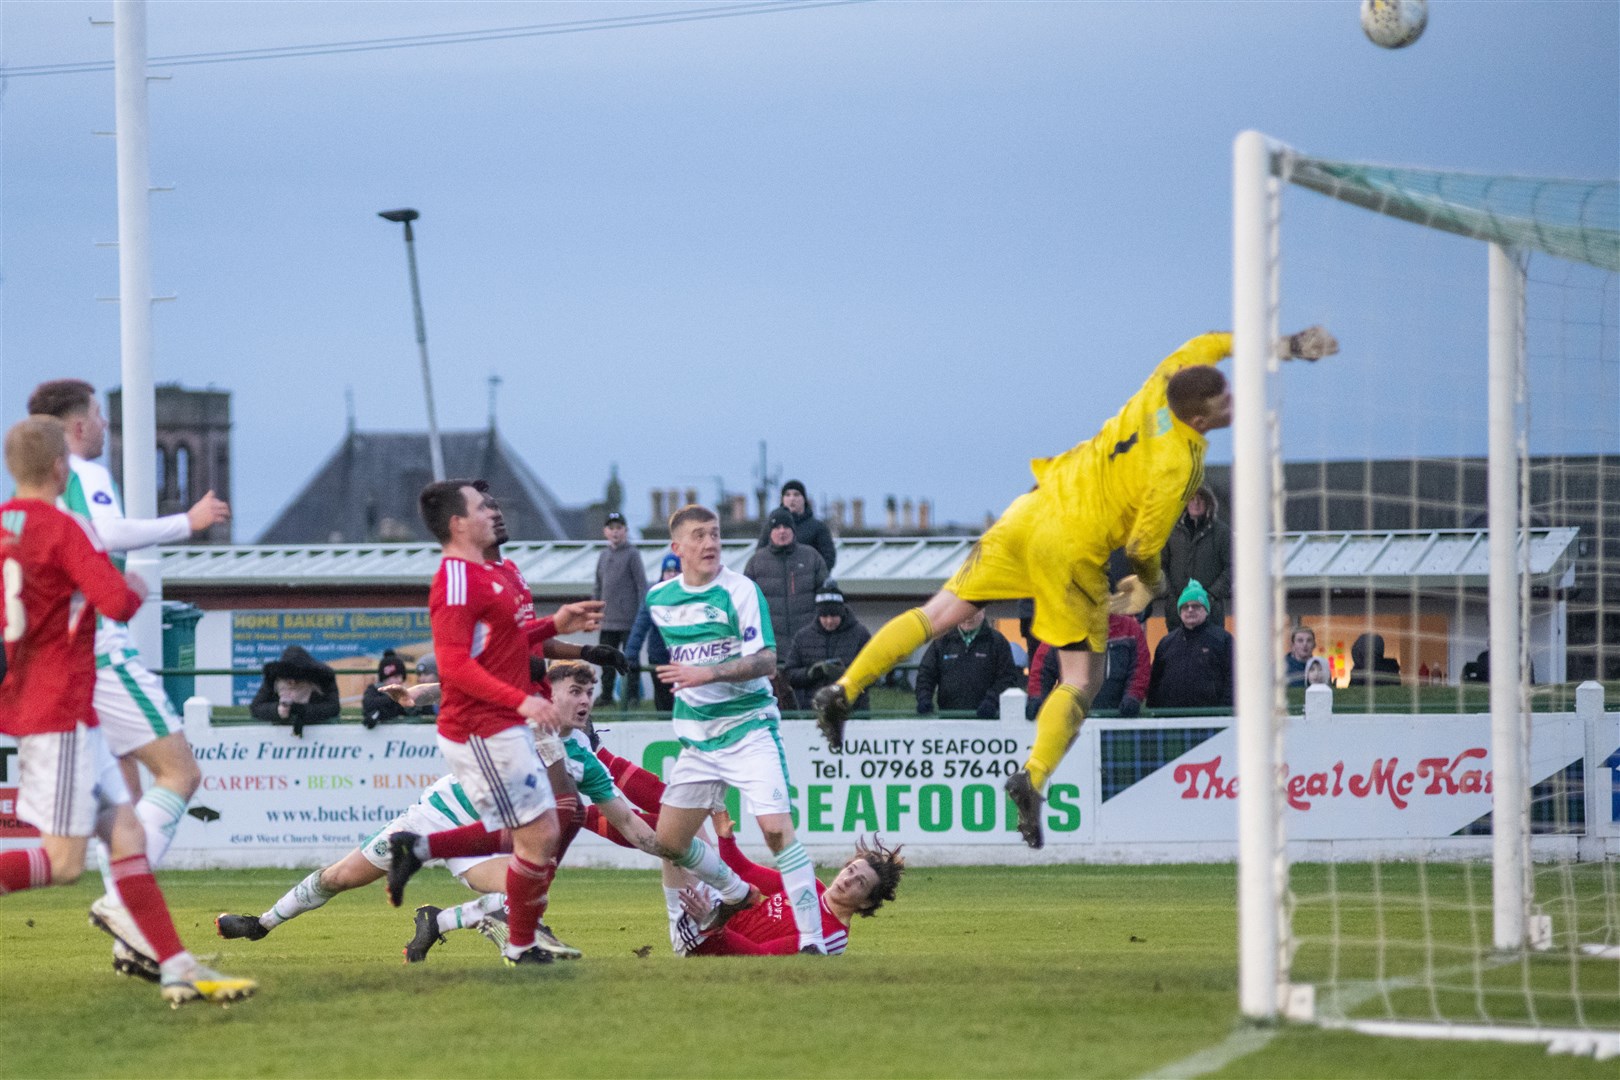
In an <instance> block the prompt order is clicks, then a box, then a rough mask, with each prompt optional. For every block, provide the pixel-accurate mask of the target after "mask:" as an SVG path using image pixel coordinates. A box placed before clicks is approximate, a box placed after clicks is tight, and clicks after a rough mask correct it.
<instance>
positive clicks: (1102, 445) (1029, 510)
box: [813, 326, 1339, 848]
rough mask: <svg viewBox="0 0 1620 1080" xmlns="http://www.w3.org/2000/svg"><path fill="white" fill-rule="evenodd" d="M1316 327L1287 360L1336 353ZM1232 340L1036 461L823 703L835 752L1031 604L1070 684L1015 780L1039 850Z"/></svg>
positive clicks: (1215, 406)
mask: <svg viewBox="0 0 1620 1080" xmlns="http://www.w3.org/2000/svg"><path fill="white" fill-rule="evenodd" d="M1338 349H1339V346H1338V343H1337V342H1336V341H1334V340H1333V336H1332V335H1331V334H1329V333H1328V332H1327V331H1326V330H1324V329H1322V328H1321V327H1319V326H1315V327H1311V328H1310V329H1308V330H1305V331H1302V332H1300V333H1298V334H1294V335H1291V336H1290V337H1287V338H1284V339H1283V340H1282V341H1281V342H1280V343H1279V345H1278V349H1277V352H1278V356H1279V357H1281V358H1282V359H1285V360H1288V359H1298V360H1319V359H1321V358H1322V357H1324V356H1331V355H1332V354H1334V353H1336V352H1338ZM1231 352H1232V335H1231V334H1222V333H1215V334H1204V335H1202V336H1200V337H1195V338H1193V339H1192V340H1191V341H1189V342H1187V343H1186V344H1185V345H1183V346H1182V347H1181V348H1179V349H1177V350H1176V351H1175V352H1173V353H1171V354H1170V355H1169V356H1167V357H1165V358H1164V360H1162V361H1160V363H1159V366H1158V367H1156V368H1155V369H1154V370H1153V374H1152V375H1151V376H1149V377H1148V380H1147V383H1146V384H1145V385H1143V387H1142V389H1140V390H1138V391H1137V392H1136V394H1135V395H1134V396H1133V397H1132V398H1131V399H1130V400H1129V401H1127V402H1126V403H1125V407H1124V408H1122V409H1120V411H1119V412H1118V413H1116V414H1115V415H1114V416H1113V417H1112V418H1111V419H1110V420H1109V421H1108V422H1107V423H1105V424H1103V426H1102V430H1101V431H1099V432H1098V433H1097V434H1096V435H1095V436H1093V437H1092V438H1091V439H1089V440H1087V441H1086V442H1083V443H1081V444H1080V445H1078V446H1076V447H1074V448H1073V449H1071V450H1068V451H1066V452H1065V453H1062V454H1059V455H1057V456H1056V457H1049V458H1037V459H1035V460H1034V461H1032V462H1030V470H1031V471H1032V472H1033V473H1034V474H1035V487H1034V488H1033V489H1032V490H1031V491H1029V492H1026V493H1025V494H1023V495H1020V496H1019V497H1018V498H1016V499H1014V500H1013V503H1012V505H1011V506H1009V507H1008V508H1007V510H1006V511H1005V512H1004V513H1003V514H1002V515H1001V517H1000V518H998V519H997V520H996V523H995V524H994V525H992V526H990V528H989V529H988V530H986V531H985V533H984V535H983V536H981V537H980V538H979V541H978V543H976V544H974V545H973V550H972V551H971V552H970V553H969V555H968V557H967V559H966V561H964V562H963V563H962V565H961V567H960V568H958V569H957V571H956V573H955V574H954V575H952V576H951V579H950V580H949V581H947V582H946V583H945V587H944V588H943V589H941V590H940V591H939V592H937V593H935V594H934V595H933V597H932V598H930V599H929V601H928V602H927V603H926V604H924V605H923V606H922V607H920V608H912V609H911V610H910V611H907V612H905V613H904V614H901V615H898V616H896V617H895V618H893V619H891V620H890V621H889V622H888V623H887V624H886V625H885V626H884V627H883V628H882V629H881V630H879V631H878V632H877V633H876V634H874V635H872V640H871V641H869V642H867V644H866V647H865V648H863V649H861V651H860V653H859V654H858V655H857V656H856V657H855V659H854V661H853V662H851V663H850V665H849V669H848V670H847V671H846V672H845V673H844V675H843V677H842V678H840V679H839V680H838V681H837V682H835V683H832V684H831V685H829V686H825V687H823V688H822V689H821V690H819V691H817V692H816V696H815V699H814V701H813V706H814V708H815V710H816V722H817V725H818V726H819V727H820V729H821V733H822V735H823V736H825V737H826V739H827V742H828V744H829V746H830V747H831V748H832V749H835V750H836V749H837V748H838V747H839V746H841V745H842V743H843V739H844V724H845V722H846V721H847V720H848V719H849V712H850V702H852V701H854V700H855V699H857V698H859V697H860V696H861V694H862V693H863V692H864V691H865V690H866V688H867V687H869V686H871V685H872V684H873V683H874V682H876V681H877V680H878V679H879V678H881V677H882V676H883V675H884V674H885V673H887V672H888V671H889V670H890V669H892V668H893V667H894V666H895V665H896V664H898V663H900V662H901V661H902V660H904V659H905V658H906V657H908V656H910V655H911V654H912V653H913V652H915V651H916V650H917V649H919V648H921V647H922V646H923V645H925V644H927V643H928V642H929V641H930V640H932V639H933V638H936V637H938V636H939V635H940V634H943V633H944V632H945V631H947V630H949V629H950V628H951V627H953V626H955V625H957V624H958V623H960V622H961V621H962V620H963V619H966V618H967V617H968V616H969V615H971V614H972V613H973V612H974V610H975V609H978V608H982V607H984V605H985V604H987V603H989V602H990V601H992V600H1016V599H1019V598H1022V597H1034V599H1035V618H1034V621H1033V627H1032V628H1033V631H1034V634H1035V636H1036V637H1037V638H1039V639H1040V640H1042V641H1045V642H1049V643H1051V644H1052V645H1054V646H1056V647H1057V649H1058V661H1059V664H1060V675H1059V680H1060V681H1059V682H1058V685H1057V686H1055V687H1053V688H1052V692H1051V693H1050V694H1049V695H1047V698H1046V701H1045V702H1043V703H1042V704H1041V709H1040V712H1039V713H1038V714H1037V715H1036V717H1035V725H1036V726H1035V742H1034V745H1033V746H1031V747H1030V752H1029V759H1028V760H1027V761H1026V762H1025V763H1024V767H1023V768H1022V769H1020V770H1019V771H1018V772H1016V773H1014V774H1013V775H1012V776H1011V777H1009V778H1008V779H1007V784H1006V788H1007V795H1008V797H1009V798H1011V799H1012V801H1013V803H1014V805H1016V806H1017V807H1018V831H1019V833H1020V834H1021V835H1022V836H1023V838H1024V842H1025V843H1027V844H1029V846H1030V847H1034V848H1038V847H1040V846H1041V843H1042V836H1041V820H1040V811H1041V803H1042V801H1043V800H1042V797H1041V790H1042V789H1043V788H1044V787H1045V786H1046V781H1047V779H1048V778H1049V777H1050V776H1051V775H1052V773H1053V771H1054V770H1056V769H1057V767H1058V763H1059V762H1061V761H1062V760H1063V756H1064V755H1065V754H1066V753H1068V751H1069V746H1070V745H1071V744H1072V743H1073V742H1074V738H1075V736H1076V735H1077V734H1079V732H1080V725H1081V723H1082V722H1083V721H1084V720H1085V718H1086V710H1087V709H1088V708H1089V707H1090V703H1091V699H1092V696H1093V695H1095V694H1096V692H1097V688H1098V686H1099V685H1100V684H1101V682H1102V676H1103V665H1102V664H1101V663H1099V662H1097V661H1096V660H1095V659H1094V657H1095V656H1096V655H1097V654H1098V653H1101V652H1102V651H1103V650H1104V649H1105V648H1107V645H1108V616H1109V613H1110V612H1113V613H1116V614H1131V615H1134V614H1136V613H1137V612H1139V611H1142V610H1143V609H1144V608H1146V607H1147V606H1148V605H1149V604H1150V603H1152V602H1153V600H1154V598H1155V597H1157V596H1158V595H1159V594H1160V593H1162V592H1163V591H1164V571H1163V569H1162V568H1161V566H1160V565H1159V552H1160V550H1161V549H1162V548H1163V547H1164V544H1165V541H1166V540H1167V539H1168V538H1169V536H1170V530H1171V529H1172V528H1173V527H1174V525H1175V522H1176V518H1177V516H1178V515H1179V514H1180V513H1181V511H1182V508H1183V507H1184V506H1186V504H1187V500H1188V499H1189V498H1190V497H1191V496H1192V494H1193V492H1195V491H1197V490H1198V485H1199V484H1200V483H1201V482H1202V481H1203V478H1204V450H1205V448H1206V447H1207V446H1208V442H1207V441H1206V439H1205V436H1206V435H1207V434H1208V433H1209V432H1211V431H1214V430H1216V429H1217V428H1223V427H1228V426H1230V425H1231V423H1232V392H1231V390H1230V389H1228V388H1227V384H1226V376H1224V375H1222V374H1221V373H1220V372H1219V371H1217V370H1216V369H1215V367H1214V365H1215V364H1216V363H1218V362H1219V361H1221V360H1223V359H1225V358H1226V357H1227V356H1229V355H1231ZM1116 548H1124V549H1125V556H1126V558H1127V559H1128V560H1129V562H1130V564H1131V573H1130V574H1129V575H1128V576H1126V577H1125V578H1123V579H1121V581H1120V582H1119V588H1118V590H1117V591H1115V592H1114V593H1113V594H1112V595H1110V593H1109V589H1108V556H1109V554H1110V553H1111V552H1112V551H1114V550H1115V549H1116Z"/></svg>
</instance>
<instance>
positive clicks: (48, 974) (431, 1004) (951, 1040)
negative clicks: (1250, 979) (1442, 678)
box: [0, 866, 1615, 1080]
mask: <svg viewBox="0 0 1620 1080" xmlns="http://www.w3.org/2000/svg"><path fill="white" fill-rule="evenodd" d="M300 874H301V872H300V871H285V870H280V871H272V870H254V871H233V872H222V871H213V872H174V873H163V874H161V875H160V878H161V880H162V883H163V886H164V888H165V890H166V892H167V893H168V895H169V898H170V902H171V904H172V905H173V908H174V910H175V913H176V922H177V923H178V924H179V927H180V930H181V935H182V937H183V938H185V939H186V941H187V942H188V944H189V945H190V946H191V947H192V948H193V950H194V951H196V952H197V953H198V954H199V955H202V956H204V957H205V958H206V957H211V956H217V959H216V960H215V961H214V962H216V963H217V966H219V967H220V968H221V969H223V970H225V971H228V972H231V973H233V974H246V975H252V976H254V977H256V978H257V979H259V981H260V983H261V991H260V996H259V997H258V998H255V999H254V1000H252V1001H249V1002H246V1003H243V1004H240V1005H236V1006H233V1007H231V1008H229V1009H221V1008H218V1007H213V1006H203V1005H193V1006H188V1007H186V1008H184V1009H181V1010H178V1011H171V1010H169V1009H167V1008H165V1007H164V1006H163V1005H162V1003H161V1001H160V1000H159V998H158V995H157V990H156V988H155V987H153V986H151V985H149V984H146V983H138V982H134V981H131V980H128V979H123V978H119V977H116V976H114V975H112V974H111V972H110V967H109V954H108V943H107V939H106V938H104V937H103V936H102V935H100V934H98V933H97V932H96V931H94V930H92V929H90V928H89V927H87V926H86V923H85V910H86V908H87V907H88V906H89V903H90V901H91V900H92V899H93V898H94V895H95V890H96V889H97V888H99V880H98V879H96V877H95V875H93V874H92V875H88V876H87V878H86V880H85V881H83V882H81V883H80V884H79V885H78V886H76V887H74V888H69V889H49V890H42V891H39V892H32V893H25V894H20V895H16V896H8V897H5V898H4V899H3V900H0V999H3V1001H4V1014H5V1022H4V1024H3V1025H0V1075H4V1076H6V1077H32V1076H141V1077H151V1076H163V1077H190V1076H255V1077H260V1076H262V1077H270V1076H345V1077H348V1076H355V1077H362V1076H363V1077H370V1076H378V1077H391V1078H392V1077H416V1076H450V1075H457V1076H471V1077H495V1076H585V1077H604V1076H605V1077H619V1076H626V1077H643V1076H644V1077H656V1078H660V1080H662V1078H669V1077H687V1076H694V1077H709V1076H716V1077H732V1076H738V1077H752V1076H814V1077H842V1076H852V1077H865V1076H873V1077H890V1076H897V1077H912V1076H917V1077H928V1076H947V1077H957V1076H961V1077H980V1076H983V1077H1001V1076H1059V1077H1082V1076H1146V1075H1158V1074H1160V1073H1161V1071H1162V1070H1164V1069H1165V1068H1166V1067H1167V1066H1170V1065H1172V1064H1173V1063H1176V1062H1179V1061H1181V1060H1182V1059H1184V1058H1187V1057H1189V1056H1190V1055H1193V1054H1195V1053H1198V1052H1199V1051H1203V1050H1207V1049H1209V1048H1211V1047H1217V1046H1219V1045H1220V1044H1222V1043H1223V1041H1224V1040H1226V1039H1227V1037H1228V1036H1229V1035H1231V1034H1232V1033H1233V1032H1234V1031H1237V1030H1240V1025H1239V1024H1238V1022H1237V1019H1236V991H1235V985H1236V948H1235V940H1234V939H1235V933H1236V931H1235V927H1236V915H1235V909H1234V900H1233V897H1234V893H1235V879H1234V872H1233V869H1232V868H1231V867H1229V866H1211V867H1206V866H1177V867H1152V868H1141V867H1083V866H1069V867H1051V868H1039V869H1007V868H949V869H945V868H939V869H935V868H916V869H913V870H911V871H910V872H909V873H908V875H907V878H906V880H905V883H904V885H903V886H902V890H901V894H900V899H899V900H897V901H896V902H894V903H893V904H890V905H888V906H887V907H885V909H884V910H883V911H882V912H880V913H879V915H878V916H877V917H876V918H873V919H867V920H858V921H857V924H856V925H855V926H854V927H853V928H852V932H851V939H852V940H851V944H850V951H849V953H848V954H847V955H845V956H843V957H837V958H829V959H824V960H817V959H813V958H808V957H783V958H758V959H753V958H747V959H744V958H731V959H715V960H678V959H676V958H675V957H674V956H673V955H671V953H670V951H669V946H668V935H667V931H666V928H665V922H664V916H663V910H662V897H661V895H660V893H659V891H658V885H657V878H656V875H654V874H652V873H650V872H623V871H568V870H566V869H565V870H564V872H563V873H562V875H560V876H559V878H558V881H557V884H556V886H555V888H554V889H553V892H552V900H553V903H552V910H551V915H550V919H549V921H550V922H551V923H552V925H553V926H554V927H555V928H556V929H557V930H558V932H559V933H560V934H561V935H562V936H563V937H564V938H565V939H566V940H568V941H570V942H571V943H573V944H576V945H578V946H580V947H581V948H583V949H584V950H585V952H586V958H585V959H584V960H582V961H579V962H577V963H573V964H555V965H552V966H550V967H549V968H542V969H539V970H535V969H525V970H521V971H519V970H511V969H507V968H505V967H503V966H501V965H500V964H499V963H498V962H497V960H496V957H495V954H494V951H493V949H492V947H491V946H490V945H489V943H488V942H486V941H485V940H484V939H483V938H481V937H479V936H478V935H477V934H475V933H471V932H466V933H461V934H457V935H453V936H451V938H450V939H449V941H448V942H447V943H446V944H443V945H440V946H438V947H437V948H435V949H434V951H433V953H432V954H431V956H430V957H429V959H428V960H427V962H425V963H422V964H416V965H411V966H405V965H403V964H402V963H401V962H400V948H401V946H402V945H403V943H404V942H405V940H406V939H407V938H408V937H409V936H410V933H411V916H410V911H409V910H408V909H407V910H404V911H395V910H393V909H392V908H389V907H388V906H387V904H386V902H385V900H384V898H383V893H382V889H381V887H380V886H373V887H371V888H369V889H366V890H362V891H359V892H355V893H350V894H346V895H344V896H340V897H338V898H337V899H335V900H333V901H332V902H331V903H329V904H328V905H327V906H326V907H325V908H323V909H321V910H319V911H316V912H312V913H310V914H307V915H305V916H303V917H301V918H299V919H297V920H295V921H294V922H292V923H289V924H287V925H286V926H283V927H281V928H280V929H278V930H276V931H275V932H274V933H272V934H271V935H270V937H268V938H266V939H265V940H263V941H260V942H245V941H231V942H226V941H221V940H220V939H219V938H217V937H215V936H214V933H213V927H212V918H213V916H214V915H215V914H217V913H218V912H220V911H235V912H251V913H257V912H259V911H262V910H264V908H266V907H268V906H269V904H270V903H271V902H272V901H273V900H274V899H275V898H276V897H278V896H279V895H281V893H282V892H283V891H285V889H286V888H288V887H289V886H290V885H292V884H293V883H294V882H295V881H296V880H297V879H298V877H299V876H300ZM468 895H469V894H468V893H467V892H466V890H465V889H463V888H462V887H461V886H459V885H458V884H456V883H455V882H453V881H452V880H451V879H450V878H449V877H448V876H447V875H446V874H444V873H443V872H442V871H428V872H426V873H424V874H422V875H421V876H420V877H419V878H418V879H417V881H415V882H413V883H412V886H411V889H410V892H409V894H408V896H407V900H408V902H409V904H411V905H414V904H421V903H436V904H441V905H446V904H452V903H457V902H460V901H461V900H464V899H466V898H467V897H468ZM647 946H650V947H651V948H650V949H645V947H647ZM643 950H644V951H645V953H646V955H645V956H643V955H641V952H642V951H643ZM1208 1060H1209V1062H1210V1063H1214V1062H1215V1061H1217V1060H1218V1059H1215V1058H1211V1059H1208ZM1212 1075H1219V1076H1334V1077H1337V1076H1346V1077H1353V1076H1365V1077H1405V1076H1412V1077H1430V1076H1469V1077H1486V1076H1503V1077H1522V1076H1529V1075H1535V1076H1538V1077H1551V1076H1570V1077H1585V1076H1591V1077H1602V1078H1604V1080H1613V1077H1614V1075H1615V1071H1614V1063H1613V1062H1593V1061H1590V1060H1584V1059H1570V1058H1550V1057H1548V1056H1547V1055H1546V1054H1545V1053H1544V1052H1543V1051H1542V1050H1541V1049H1540V1048H1538V1047H1509V1046H1497V1045H1485V1044H1441V1043H1423V1042H1411V1041H1406V1040H1381V1039H1373V1038H1367V1037H1362V1036H1356V1035H1349V1034H1339V1033H1329V1032H1323V1031H1320V1030H1317V1029H1314V1028H1284V1029H1281V1030H1280V1031H1278V1032H1277V1033H1276V1034H1275V1037H1274V1038H1272V1039H1271V1040H1270V1041H1269V1042H1267V1043H1266V1044H1265V1045H1264V1047H1263V1048H1261V1049H1259V1050H1257V1051H1255V1052H1252V1053H1248V1054H1245V1055H1242V1056H1238V1057H1236V1058H1235V1059H1234V1060H1230V1061H1228V1062H1226V1063H1225V1064H1224V1065H1222V1066H1220V1067H1219V1068H1218V1070H1217V1071H1216V1072H1214V1073H1212Z"/></svg>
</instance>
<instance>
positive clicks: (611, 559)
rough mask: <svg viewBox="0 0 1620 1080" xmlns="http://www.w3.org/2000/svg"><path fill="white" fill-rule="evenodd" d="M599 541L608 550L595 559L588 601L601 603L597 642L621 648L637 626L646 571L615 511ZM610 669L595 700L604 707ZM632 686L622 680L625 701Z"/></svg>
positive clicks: (611, 675) (609, 696) (611, 678)
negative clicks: (594, 571)
mask: <svg viewBox="0 0 1620 1080" xmlns="http://www.w3.org/2000/svg"><path fill="white" fill-rule="evenodd" d="M602 538H603V539H604V540H606V541H607V547H605V548H603V549H602V554H601V555H599V556H597V559H596V584H595V586H594V587H593V588H592V589H591V599H592V600H600V601H602V604H603V606H602V630H601V633H600V634H599V635H598V637H597V640H598V641H600V642H601V643H602V644H603V645H611V646H612V647H613V648H615V649H618V648H622V647H623V645H624V642H625V639H626V638H628V637H629V636H630V628H631V627H633V626H634V625H635V624H636V613H637V612H638V611H640V610H641V602H642V600H644V599H646V596H647V568H646V567H644V566H643V565H642V564H641V552H639V551H637V550H636V545H634V544H632V543H631V542H630V527H629V526H628V525H627V524H626V523H625V520H624V515H623V514H621V513H619V512H617V511H614V512H613V513H611V514H609V515H608V516H607V523H606V524H605V525H603V526H602ZM616 674H617V673H616V672H615V671H614V670H613V668H611V667H605V668H603V669H602V693H601V696H600V697H599V698H597V701H598V702H599V703H600V704H603V705H606V704H608V703H609V702H611V701H612V700H613V686H614V676H615V675H616ZM634 687H635V684H634V682H633V681H632V680H630V679H626V680H625V688H626V694H625V697H626V698H633V697H635V696H636V694H635V692H634Z"/></svg>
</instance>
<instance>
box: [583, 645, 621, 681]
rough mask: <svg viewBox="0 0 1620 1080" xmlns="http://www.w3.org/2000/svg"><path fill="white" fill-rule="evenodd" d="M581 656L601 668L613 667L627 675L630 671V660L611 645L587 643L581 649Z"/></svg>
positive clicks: (588, 662)
mask: <svg viewBox="0 0 1620 1080" xmlns="http://www.w3.org/2000/svg"><path fill="white" fill-rule="evenodd" d="M579 658H580V659H581V660H583V661H585V662H586V663H587V664H595V665H596V666H597V667H599V668H612V669H614V670H615V671H617V672H619V673H621V674H625V675H628V674H629V673H630V661H629V660H626V659H625V656H624V653H622V652H620V651H619V650H618V649H615V648H614V647H613V646H611V645H585V646H583V647H581V648H580V650H579Z"/></svg>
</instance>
